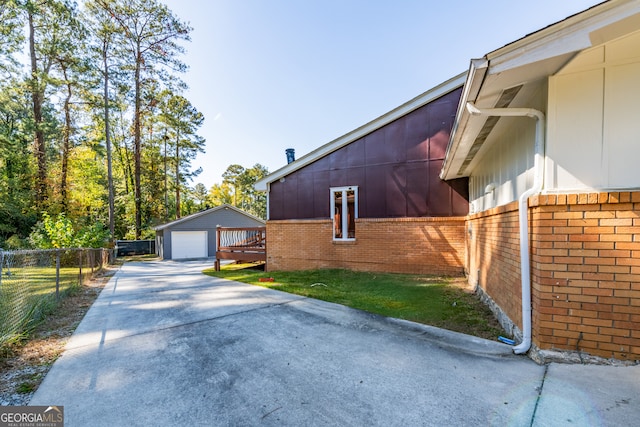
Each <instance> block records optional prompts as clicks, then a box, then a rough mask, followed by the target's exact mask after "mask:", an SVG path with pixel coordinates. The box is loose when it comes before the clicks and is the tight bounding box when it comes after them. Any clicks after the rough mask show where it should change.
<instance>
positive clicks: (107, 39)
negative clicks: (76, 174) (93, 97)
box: [85, 0, 120, 241]
mask: <svg viewBox="0 0 640 427" xmlns="http://www.w3.org/2000/svg"><path fill="white" fill-rule="evenodd" d="M85 7H86V10H87V16H88V28H89V31H90V33H91V35H92V45H91V48H90V52H91V53H92V54H93V55H92V57H93V59H94V63H95V64H96V65H95V68H96V69H98V70H100V74H101V75H102V105H103V109H102V112H103V117H102V122H103V126H104V140H105V146H106V151H107V192H108V199H109V234H110V239H111V240H112V241H113V240H114V239H115V192H114V183H113V158H112V147H111V117H110V109H111V106H110V97H109V84H110V81H111V76H112V73H111V68H112V66H116V65H117V58H118V57H119V55H118V37H119V35H120V34H119V32H118V29H117V27H116V26H115V25H114V23H113V21H112V20H111V16H110V14H109V13H108V12H107V11H106V10H105V9H103V8H102V6H101V4H100V3H99V2H97V1H95V0H88V1H86V2H85ZM116 75H117V74H116Z"/></svg>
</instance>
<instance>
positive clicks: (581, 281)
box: [467, 192, 640, 360]
mask: <svg viewBox="0 0 640 427" xmlns="http://www.w3.org/2000/svg"><path fill="white" fill-rule="evenodd" d="M529 206H530V209H529V219H530V230H529V232H530V239H531V261H532V263H531V272H532V278H531V283H532V313H533V318H532V324H533V331H532V335H533V342H534V344H535V345H536V346H538V347H539V348H541V349H558V350H571V351H575V350H580V351H583V352H586V353H589V354H591V355H594V356H600V357H604V358H616V359H622V360H637V359H640V192H613V193H588V194H586V193H585V194H561V195H542V196H538V197H534V198H532V199H531V200H530V202H529ZM469 227H471V230H472V234H471V237H470V238H469V276H470V280H471V281H472V282H474V281H478V282H477V283H478V284H479V285H480V286H481V287H482V288H483V289H484V290H485V291H486V292H487V293H488V294H489V295H490V296H491V297H492V298H493V299H494V301H495V302H496V303H497V304H498V305H499V306H500V307H501V308H502V309H503V311H504V312H505V314H507V316H509V318H510V319H511V320H512V321H514V322H516V324H517V325H518V326H519V327H520V328H521V327H522V325H521V309H520V305H521V293H520V263H519V255H518V253H519V241H518V223H517V205H516V204H515V203H512V204H509V205H507V206H504V207H500V208H497V209H493V210H491V211H488V212H484V213H482V214H476V215H470V216H469V217H468V223H467V228H469ZM478 270H479V273H478Z"/></svg>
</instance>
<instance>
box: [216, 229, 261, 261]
mask: <svg viewBox="0 0 640 427" xmlns="http://www.w3.org/2000/svg"><path fill="white" fill-rule="evenodd" d="M216 247H217V250H216V270H220V260H222V259H231V260H235V261H247V262H254V261H266V260H267V228H266V227H217V229H216Z"/></svg>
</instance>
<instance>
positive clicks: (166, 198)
mask: <svg viewBox="0 0 640 427" xmlns="http://www.w3.org/2000/svg"><path fill="white" fill-rule="evenodd" d="M162 139H163V141H164V153H163V158H162V160H163V162H164V220H165V221H167V220H168V219H169V175H168V174H167V172H169V170H168V169H167V140H168V139H169V138H168V137H167V131H166V130H165V133H164V137H163V138H162Z"/></svg>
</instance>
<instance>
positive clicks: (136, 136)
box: [133, 44, 142, 240]
mask: <svg viewBox="0 0 640 427" xmlns="http://www.w3.org/2000/svg"><path fill="white" fill-rule="evenodd" d="M141 67H142V55H141V53H140V45H139V44H138V46H137V51H136V70H135V112H134V119H133V145H134V170H133V174H134V187H135V188H134V197H135V210H136V224H135V237H136V240H139V239H140V236H141V234H142V194H141V190H140V139H141V136H140V104H141V99H140V98H141V96H142V94H141V82H140V68H141Z"/></svg>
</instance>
